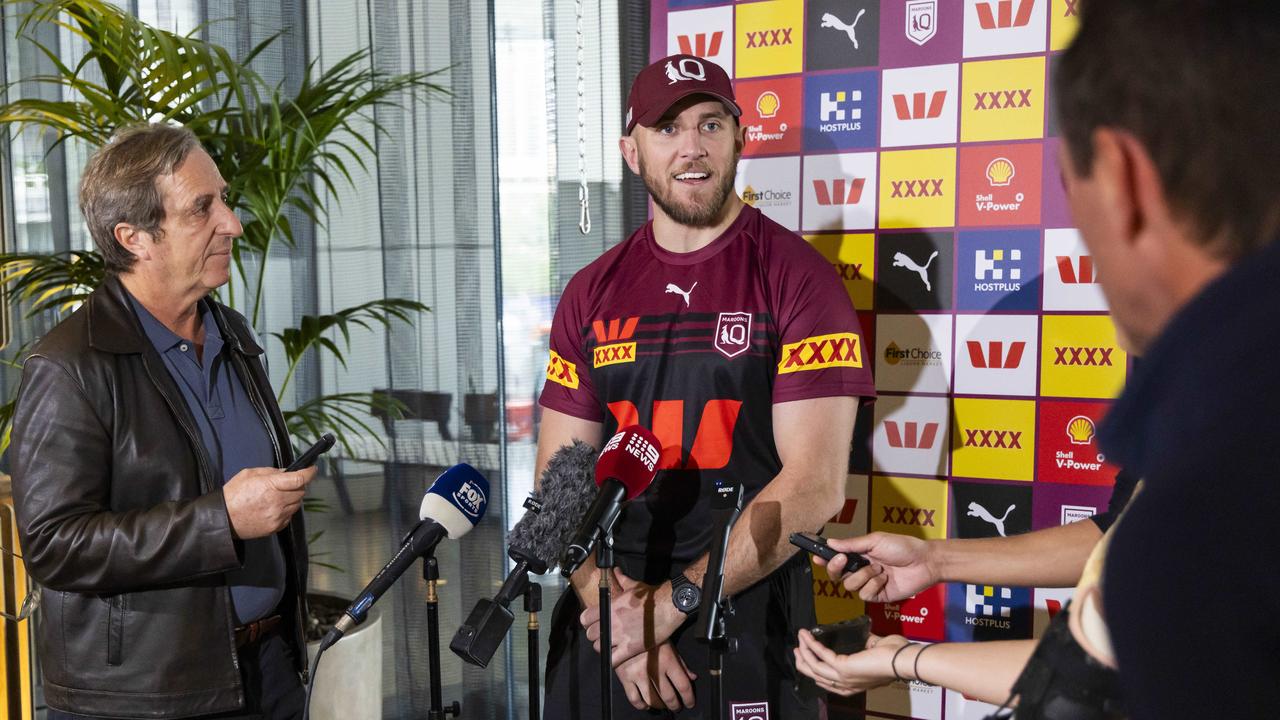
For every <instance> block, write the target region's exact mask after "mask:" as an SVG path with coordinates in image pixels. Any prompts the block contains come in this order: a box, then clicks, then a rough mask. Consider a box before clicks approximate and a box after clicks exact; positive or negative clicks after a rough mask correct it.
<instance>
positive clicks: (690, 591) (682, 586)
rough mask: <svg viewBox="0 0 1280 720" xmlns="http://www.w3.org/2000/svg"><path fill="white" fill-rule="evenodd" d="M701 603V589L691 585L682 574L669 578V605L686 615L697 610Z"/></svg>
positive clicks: (691, 582)
mask: <svg viewBox="0 0 1280 720" xmlns="http://www.w3.org/2000/svg"><path fill="white" fill-rule="evenodd" d="M701 602H702V588H700V587H698V586H697V585H694V584H693V581H691V580H690V579H689V578H687V577H685V576H684V573H680V574H679V575H677V576H675V577H673V578H671V603H672V604H673V605H675V606H676V609H677V610H679V611H680V612H682V613H684V614H685V615H688V614H690V613H692V612H693V611H694V610H697V609H698V604H699V603H701Z"/></svg>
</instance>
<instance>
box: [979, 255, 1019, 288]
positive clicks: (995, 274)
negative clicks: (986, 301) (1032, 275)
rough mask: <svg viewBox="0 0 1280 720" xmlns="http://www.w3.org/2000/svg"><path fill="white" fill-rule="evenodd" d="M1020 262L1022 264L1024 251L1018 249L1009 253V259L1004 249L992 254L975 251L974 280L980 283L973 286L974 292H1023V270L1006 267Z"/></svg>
mask: <svg viewBox="0 0 1280 720" xmlns="http://www.w3.org/2000/svg"><path fill="white" fill-rule="evenodd" d="M1020 262H1022V251H1021V250H1019V249H1017V248H1013V249H1011V250H1009V251H1008V253H1007V259H1006V252H1005V251H1004V250H1002V249H996V250H992V251H990V253H988V252H987V251H986V250H976V251H974V254H973V279H974V280H976V281H979V282H975V283H974V284H973V289H974V291H975V292H1017V291H1019V290H1021V289H1022V282H1021V280H1022V268H1019V267H1016V266H1015V267H1008V266H1007V265H1006V264H1007V263H1020ZM1006 270H1007V271H1008V272H1007V273H1006ZM1006 275H1007V277H1006ZM1006 280H1007V282H1005V281H1006ZM992 281H994V282H992Z"/></svg>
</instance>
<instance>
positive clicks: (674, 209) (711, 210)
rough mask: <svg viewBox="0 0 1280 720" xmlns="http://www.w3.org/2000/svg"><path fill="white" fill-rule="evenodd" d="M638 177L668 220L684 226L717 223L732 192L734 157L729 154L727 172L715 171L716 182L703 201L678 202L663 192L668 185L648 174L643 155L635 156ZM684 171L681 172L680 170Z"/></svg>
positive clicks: (734, 171)
mask: <svg viewBox="0 0 1280 720" xmlns="http://www.w3.org/2000/svg"><path fill="white" fill-rule="evenodd" d="M639 163H640V178H641V179H642V180H644V186H645V188H646V189H648V191H649V197H651V198H653V201H654V202H655V203H657V204H658V207H660V208H662V211H663V212H665V213H666V214H667V217H670V218H671V219H672V220H675V221H676V222H678V223H680V224H681V225H685V226H688V227H713V226H715V225H716V224H717V223H718V222H720V215H721V213H722V212H723V210H724V206H725V203H726V202H727V201H728V200H729V194H730V193H732V192H733V180H734V177H735V176H736V174H737V169H738V156H737V155H736V154H735V155H734V156H733V162H731V163H730V164H729V169H728V172H721V173H718V174H716V176H715V177H717V178H718V184H717V185H715V186H714V187H713V188H712V191H711V194H710V197H709V198H708V199H707V201H706V202H698V201H696V200H695V201H692V202H686V203H681V202H680V201H678V200H676V198H675V197H674V193H669V192H663V189H664V188H670V185H662V184H661V182H662V178H660V177H656V176H651V175H650V174H649V171H648V169H647V168H646V167H645V164H644V158H643V157H640V158H639ZM682 172H684V171H682ZM670 182H672V183H678V182H680V181H679V180H676V179H674V178H670Z"/></svg>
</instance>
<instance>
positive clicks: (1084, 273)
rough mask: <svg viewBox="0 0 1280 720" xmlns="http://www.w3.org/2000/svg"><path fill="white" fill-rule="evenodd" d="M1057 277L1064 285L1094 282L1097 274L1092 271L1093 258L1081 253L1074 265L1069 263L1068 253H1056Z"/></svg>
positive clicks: (1096, 280)
mask: <svg viewBox="0 0 1280 720" xmlns="http://www.w3.org/2000/svg"><path fill="white" fill-rule="evenodd" d="M1055 257H1057V258H1058V277H1060V278H1062V282H1063V283H1064V284H1066V285H1084V284H1096V283H1097V282H1098V276H1097V275H1096V274H1094V272H1093V258H1092V257H1091V256H1089V255H1081V256H1080V258H1079V259H1078V260H1077V261H1076V263H1077V264H1076V265H1072V264H1071V256H1070V255H1057V256H1055Z"/></svg>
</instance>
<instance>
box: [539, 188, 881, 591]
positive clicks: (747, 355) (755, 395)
mask: <svg viewBox="0 0 1280 720" xmlns="http://www.w3.org/2000/svg"><path fill="white" fill-rule="evenodd" d="M874 394H875V389H874V385H873V383H872V379H871V373H870V371H869V370H868V360H867V357H866V348H865V347H864V346H863V338H862V333H861V329H860V328H859V326H858V318H857V315H856V314H855V313H854V310H853V305H852V304H851V303H850V301H849V296H848V294H847V293H846V292H845V290H844V288H843V286H842V285H841V283H840V281H839V279H838V278H837V276H836V274H835V273H834V272H832V269H831V266H830V264H828V263H827V261H826V260H825V259H823V257H822V256H821V255H820V254H819V253H818V252H817V251H816V250H814V249H813V248H811V247H810V246H809V245H808V244H807V243H805V241H804V240H803V239H801V238H800V237H798V236H797V235H795V234H794V233H792V232H791V231H789V230H787V229H785V228H783V227H782V226H781V225H778V224H777V223H775V222H773V221H772V220H770V219H769V218H767V217H765V216H764V215H763V214H761V213H760V212H759V211H757V210H756V209H754V208H751V207H745V208H743V210H742V212H741V214H740V215H739V216H738V218H737V220H735V221H734V223H733V225H731V226H730V227H729V229H727V230H726V231H725V232H724V234H723V235H721V236H720V237H718V238H716V239H715V240H714V241H713V242H711V244H709V245H707V246H706V247H704V248H702V249H700V250H697V251H695V252H692V253H683V254H681V253H672V252H669V251H667V250H664V249H663V248H662V247H660V246H659V245H658V244H657V242H655V240H654V238H653V227H652V223H647V224H645V225H644V226H643V227H641V228H640V229H639V230H637V231H636V232H635V233H634V234H632V236H631V237H630V238H628V239H627V240H626V242H624V243H622V244H621V245H619V246H617V247H615V248H613V249H612V250H610V251H609V252H607V253H605V254H604V255H602V256H601V257H600V258H599V259H598V260H596V261H595V262H593V263H591V264H590V265H588V266H587V267H586V268H584V269H582V270H581V271H580V272H578V274H577V275H575V276H574V278H573V280H571V281H570V282H569V285H568V287H566V288H565V291H564V295H563V296H562V297H561V299H560V304H559V306H558V307H557V308H556V313H555V320H554V323H553V325H552V329H551V360H550V363H549V364H548V366H547V380H546V383H545V385H544V388H543V391H542V398H541V403H542V405H543V406H545V407H548V408H551V409H552V410H556V411H558V412H562V413H566V414H568V415H573V416H575V417H579V418H583V419H586V420H592V421H598V422H602V423H603V424H604V437H609V436H610V435H611V434H613V433H614V432H615V431H616V430H617V428H619V427H621V426H626V425H631V424H639V425H643V426H644V427H646V428H649V429H650V430H652V431H653V433H654V434H655V435H656V436H657V437H658V439H659V440H660V441H661V443H662V456H661V459H660V461H659V468H660V472H659V473H658V476H657V479H656V480H655V481H654V483H653V485H652V486H650V488H649V489H648V490H647V491H646V492H645V493H644V494H643V495H641V496H640V497H639V498H637V499H636V500H635V501H633V502H630V503H628V504H627V505H626V506H625V508H624V509H623V512H622V515H621V516H620V519H619V521H618V524H617V525H616V526H615V530H614V540H615V548H616V550H617V556H618V562H619V565H620V566H621V567H622V568H623V570H624V572H626V573H627V574H628V575H630V576H631V577H635V578H640V579H643V580H645V581H647V582H652V583H657V582H661V581H665V580H667V579H669V578H670V577H671V576H672V575H674V574H675V571H676V570H678V569H680V568H683V567H684V566H685V565H687V564H688V563H689V562H691V561H692V560H694V559H695V558H697V557H698V556H699V555H701V554H702V553H703V552H705V551H706V550H707V547H708V543H709V541H710V534H711V531H712V527H711V524H712V523H711V520H710V515H709V513H708V508H709V500H710V497H711V495H712V489H713V488H714V486H715V484H716V482H717V481H721V480H723V481H727V482H732V481H738V482H741V483H742V484H743V486H744V488H745V490H746V497H747V499H748V500H749V499H750V498H752V497H754V495H755V494H756V493H757V492H759V490H760V489H761V488H762V487H764V486H765V485H766V484H767V483H768V482H769V481H770V480H772V479H773V477H774V476H775V475H777V474H778V472H779V470H780V469H781V462H780V460H779V458H778V452H777V449H776V448H775V447H774V442H773V405H774V403H783V402H788V401H793V400H805V399H810V398H818V397H832V396H861V397H870V396H873V395H874ZM823 431H824V428H822V427H820V426H814V427H813V428H812V432H817V433H820V432H823ZM833 440H834V439H833ZM841 440H843V439H841Z"/></svg>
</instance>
